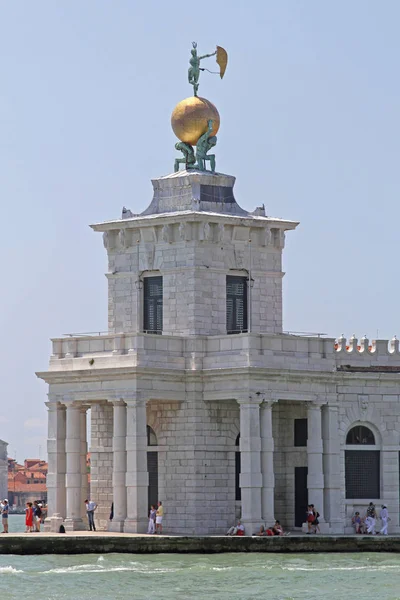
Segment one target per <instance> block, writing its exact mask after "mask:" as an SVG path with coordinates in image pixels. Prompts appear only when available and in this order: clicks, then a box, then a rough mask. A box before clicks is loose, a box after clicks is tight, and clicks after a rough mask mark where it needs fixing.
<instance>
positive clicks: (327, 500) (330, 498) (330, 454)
mask: <svg viewBox="0 0 400 600" xmlns="http://www.w3.org/2000/svg"><path fill="white" fill-rule="evenodd" d="M322 433H323V451H324V455H323V468H324V484H325V487H324V517H325V521H326V522H327V523H329V531H330V533H343V531H344V528H343V519H342V518H341V503H342V497H341V487H340V483H341V480H340V439H339V419H338V405H337V404H334V403H329V404H327V405H326V406H323V407H322Z"/></svg>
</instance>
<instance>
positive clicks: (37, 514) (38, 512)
mask: <svg viewBox="0 0 400 600" xmlns="http://www.w3.org/2000/svg"><path fill="white" fill-rule="evenodd" d="M33 517H34V521H35V529H36V531H37V532H38V533H40V523H41V522H42V509H41V508H40V506H39V502H38V501H37V500H35V502H34V503H33Z"/></svg>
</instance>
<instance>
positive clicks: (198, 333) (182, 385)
mask: <svg viewBox="0 0 400 600" xmlns="http://www.w3.org/2000/svg"><path fill="white" fill-rule="evenodd" d="M233 184H234V178H233V177H230V176H226V175H219V174H214V175H212V174H210V173H198V172H189V173H188V172H180V173H177V174H174V175H172V176H168V177H165V178H160V179H157V180H154V181H153V187H154V198H153V201H152V203H151V204H150V206H149V208H148V209H147V210H145V211H144V212H143V213H142V214H141V215H131V213H130V212H129V211H124V217H123V218H122V219H119V220H114V221H108V222H105V223H100V224H96V225H93V229H94V230H95V231H98V232H102V233H103V242H104V246H105V248H106V250H107V254H108V273H107V279H108V317H109V332H108V333H107V334H104V335H99V336H75V337H74V336H71V337H67V338H57V339H54V340H53V354H52V356H51V358H50V365H49V369H48V371H47V372H43V373H38V376H39V377H41V378H43V379H44V380H45V381H47V382H48V384H49V401H48V403H47V406H48V408H49V442H48V450H49V476H48V488H49V490H48V500H49V507H50V512H51V511H52V512H54V513H58V514H59V515H61V517H62V518H63V519H65V523H66V526H67V528H70V529H79V528H82V527H84V526H86V523H85V521H84V519H83V516H84V515H83V512H82V509H83V503H82V499H84V498H83V497H84V496H85V494H87V474H86V471H85V464H84V462H83V459H82V457H83V452H84V450H85V448H87V435H86V429H87V428H86V418H87V416H86V415H87V411H88V410H89V409H90V418H91V447H90V450H91V490H90V495H91V497H92V499H94V500H96V501H97V502H98V504H99V509H98V513H97V520H98V525H99V526H101V527H102V528H105V527H108V528H110V529H112V530H114V531H139V532H140V531H145V530H146V527H147V514H148V505H149V499H150V497H151V494H157V497H158V498H161V500H162V501H163V505H164V507H165V526H166V530H167V531H168V532H171V533H187V534H207V533H221V532H224V531H225V530H226V529H227V527H228V526H230V525H231V524H232V522H233V521H234V519H235V518H236V517H237V515H238V513H239V514H241V517H242V520H243V522H244V523H245V527H246V531H247V533H252V532H253V531H255V530H256V529H258V528H259V526H260V524H261V523H266V524H271V521H272V520H273V519H274V518H278V519H280V521H281V522H282V523H283V524H284V526H286V527H289V528H295V527H296V526H297V527H299V526H301V521H302V518H303V516H304V511H305V506H304V507H303V504H304V503H305V504H307V501H308V502H312V503H314V504H315V506H316V507H317V508H318V511H319V512H320V514H321V518H320V521H321V525H320V526H321V530H322V531H325V532H331V533H340V532H351V531H352V528H351V517H352V515H353V514H354V511H355V510H356V509H358V510H360V511H362V512H364V511H365V509H366V506H367V504H368V502H369V501H370V500H373V501H376V503H377V504H381V503H383V502H385V503H387V504H388V507H389V510H390V514H391V518H392V520H391V523H390V530H391V531H392V532H399V531H400V528H399V452H400V386H399V382H400V353H399V343H398V341H397V340H396V339H395V338H394V339H393V340H391V341H390V342H388V341H384V340H375V341H372V342H369V341H368V340H367V339H365V338H363V339H362V340H360V341H358V340H356V339H355V338H354V337H353V338H351V339H350V340H348V341H347V340H346V339H344V338H343V337H340V338H338V339H337V340H334V339H329V338H322V337H318V336H297V335H289V334H285V333H283V328H282V278H283V275H284V273H283V272H282V251H283V249H284V242H285V233H286V232H287V231H290V230H293V229H295V228H296V226H297V223H296V222H293V221H285V220H282V219H274V218H272V217H268V216H266V215H265V210H264V208H263V207H261V208H258V209H256V210H255V211H254V213H248V212H246V211H245V210H243V209H241V208H240V207H239V206H238V204H237V203H236V201H235V199H234V196H233ZM127 215H128V216H127ZM152 276H158V277H162V331H161V330H160V331H158V332H157V333H159V334H160V335H157V334H155V333H148V332H147V331H145V330H144V317H143V315H144V311H145V303H146V301H147V300H146V297H145V293H144V289H145V287H146V278H148V277H152ZM229 276H239V277H242V278H244V279H245V280H246V281H247V292H246V293H247V296H246V306H247V313H246V314H247V323H246V326H245V327H244V328H243V330H242V331H241V332H237V333H234V334H228V332H227V311H228V305H227V277H229ZM301 427H303V439H300V438H301V435H299V438H298V439H297V437H296V436H297V433H295V432H296V431H297V429H296V428H299V431H300V432H301ZM304 427H306V430H305V429H304ZM354 427H358V428H361V427H364V428H365V429H357V430H354V431H357V432H362V435H364V433H363V432H365V431H369V432H370V435H372V437H371V438H368V440H367V441H371V440H373V443H368V444H366V443H365V441H364V440H361V441H360V443H359V445H357V443H356V442H357V439H358V438H357V436H355V434H354V435H353V434H352V433H351V434H350V437H351V436H352V435H353V437H352V443H351V444H350V443H349V444H348V442H349V440H348V439H347V437H348V434H349V431H353V428H354ZM148 428H150V429H148ZM304 431H306V435H305V437H304ZM149 432H151V437H149V436H150V433H149ZM239 434H240V445H239V446H238V445H237V443H238V439H239V438H238V436H239ZM360 435H361V434H360ZM349 439H350V438H349ZM346 444H348V445H346ZM360 452H361V454H360ZM362 452H364V454H362ZM365 453H369V454H365ZM150 461H153V462H152V465H153V466H149V465H150ZM238 461H239V462H238ZM371 461H372V462H371ZM239 463H240V476H239V486H238V485H237V483H238V482H237V477H238V472H237V471H238V468H239V467H238V465H239ZM371 464H373V465H375V466H374V467H373V470H372V471H371V468H372V467H371ZM346 469H347V481H346ZM368 469H369V470H368ZM365 473H367V474H368V473H370V474H371V478H372V479H373V480H374V481H375V479H376V481H375V487H371V486H370V487H368V485H369V482H368V481H367V482H365V481H364V479H365ZM350 479H351V481H349V480H350ZM367 479H368V477H367ZM149 482H150V483H149ZM155 486H156V487H155ZM369 489H371V490H372V489H374V494H375V496H376V497H369V496H368V497H367V493H369V492H368V490H369ZM354 490H360V494H361V497H359V498H357V497H355V496H354V494H355V491H354ZM148 493H149V494H150V495H148ZM239 497H241V499H239ZM112 501H113V502H114V520H113V522H112V523H110V522H109V521H108V516H109V512H110V506H111V502H112ZM299 510H300V512H299ZM299 520H300V522H299Z"/></svg>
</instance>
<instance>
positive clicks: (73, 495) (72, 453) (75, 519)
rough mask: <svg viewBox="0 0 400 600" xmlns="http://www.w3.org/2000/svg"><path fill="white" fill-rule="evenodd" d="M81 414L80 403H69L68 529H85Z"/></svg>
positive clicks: (66, 482) (66, 479)
mask: <svg viewBox="0 0 400 600" xmlns="http://www.w3.org/2000/svg"><path fill="white" fill-rule="evenodd" d="M81 414H82V408H81V404H80V403H75V402H73V403H70V404H67V427H66V430H67V431H66V440H65V450H66V455H67V469H66V476H65V484H66V488H67V517H66V519H65V529H66V531H75V530H77V529H84V528H85V525H86V524H85V523H84V521H83V519H82V506H81V502H82V473H81Z"/></svg>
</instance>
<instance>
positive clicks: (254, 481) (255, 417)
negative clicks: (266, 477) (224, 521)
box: [238, 397, 262, 535]
mask: <svg viewBox="0 0 400 600" xmlns="http://www.w3.org/2000/svg"><path fill="white" fill-rule="evenodd" d="M238 402H239V406H240V470H241V473H240V488H241V491H242V519H241V520H242V522H243V524H244V526H245V532H246V534H247V535H252V534H253V533H256V532H257V531H258V530H259V528H260V524H261V522H262V519H261V488H262V477H261V437H260V404H261V399H258V398H257V399H256V400H255V399H254V398H253V397H249V398H247V399H243V400H242V399H240V400H238Z"/></svg>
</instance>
